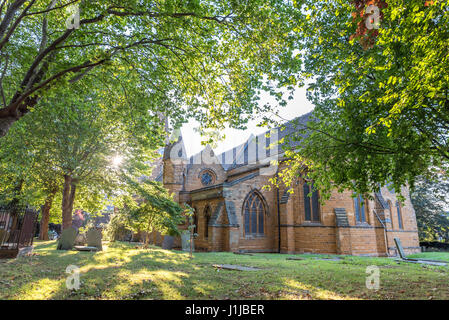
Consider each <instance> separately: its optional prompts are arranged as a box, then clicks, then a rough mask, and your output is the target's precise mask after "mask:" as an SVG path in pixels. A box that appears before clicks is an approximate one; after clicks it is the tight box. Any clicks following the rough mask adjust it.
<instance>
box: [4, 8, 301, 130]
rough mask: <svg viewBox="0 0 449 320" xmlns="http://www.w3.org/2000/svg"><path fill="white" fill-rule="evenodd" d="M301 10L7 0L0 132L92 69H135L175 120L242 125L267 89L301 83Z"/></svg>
mask: <svg viewBox="0 0 449 320" xmlns="http://www.w3.org/2000/svg"><path fill="white" fill-rule="evenodd" d="M69 8H71V9H73V10H74V11H75V14H74V15H73V16H72V15H71V13H68V12H67V9H69ZM295 15H296V10H294V8H293V7H292V6H291V5H290V4H289V3H288V2H285V1H281V0H277V1H276V0H270V1H264V0H251V1H245V2H242V1H213V0H208V1H198V0H189V1H177V0H164V1H151V0H143V1H142V0H120V1H117V0H101V1H85V0H61V1H56V0H51V1H50V0H47V1H45V0H11V1H8V0H3V1H1V2H0V65H1V68H0V72H1V74H0V97H1V100H0V102H1V104H0V105H1V107H0V137H1V136H4V135H5V134H6V133H7V131H8V130H9V128H10V126H11V125H12V124H13V123H14V122H16V121H17V120H18V119H20V118H22V117H23V116H24V115H25V114H27V113H29V112H30V111H32V110H33V108H35V107H37V106H39V104H40V100H41V99H42V98H45V97H47V96H49V95H55V94H58V93H59V92H66V91H67V90H71V87H72V85H73V84H75V83H76V82H78V81H82V80H83V79H84V78H85V77H86V75H89V74H90V73H91V72H92V71H94V70H97V72H101V73H102V74H103V75H105V76H108V77H110V78H113V77H114V74H115V73H116V72H117V71H120V70H122V69H129V70H133V71H134V72H136V73H138V75H139V77H140V78H141V79H144V80H145V85H144V86H143V87H142V88H141V89H142V90H150V91H153V92H154V91H158V92H160V93H161V94H163V95H164V96H165V99H166V101H167V102H170V103H171V104H172V106H174V108H178V109H179V110H178V113H180V114H183V117H180V119H179V121H183V120H185V117H187V116H189V117H192V116H194V117H195V118H196V119H197V120H199V122H200V123H202V124H203V125H204V126H206V127H222V126H223V123H224V122H228V123H229V124H230V125H231V126H232V127H234V128H237V127H242V126H244V125H245V123H246V121H248V119H249V118H251V117H253V114H256V113H258V112H260V111H263V110H265V111H266V110H267V108H268V106H258V104H257V100H258V97H259V95H260V91H261V90H265V91H269V92H270V93H271V94H273V95H274V96H275V97H277V99H278V100H282V97H281V96H280V89H279V88H280V87H289V89H290V91H291V90H292V89H293V86H294V85H295V84H296V80H295V79H294V77H291V73H292V72H297V71H299V65H298V63H299V61H298V60H297V59H294V56H293V51H294V49H295V46H294V41H293V40H294V38H295V35H294V34H293V33H292V32H291V30H292V29H293V28H294V27H295V25H296V24H297V19H296V16H295ZM78 16H79V21H77V18H78ZM72 18H73V20H74V21H72V22H73V23H67V22H70V21H71V20H72ZM187 107H188V110H187ZM45 110H46V111H48V110H50V109H49V106H48V105H47V106H46V109H45ZM25 134H28V133H25Z"/></svg>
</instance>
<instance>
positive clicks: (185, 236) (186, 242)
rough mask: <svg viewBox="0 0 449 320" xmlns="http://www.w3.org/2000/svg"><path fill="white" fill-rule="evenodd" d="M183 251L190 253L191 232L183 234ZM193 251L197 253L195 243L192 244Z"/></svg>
mask: <svg viewBox="0 0 449 320" xmlns="http://www.w3.org/2000/svg"><path fill="white" fill-rule="evenodd" d="M181 242H182V251H188V252H190V232H184V233H182V234H181ZM192 251H195V242H193V243H192Z"/></svg>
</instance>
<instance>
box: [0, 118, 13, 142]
mask: <svg viewBox="0 0 449 320" xmlns="http://www.w3.org/2000/svg"><path fill="white" fill-rule="evenodd" d="M15 121H16V119H15V118H13V117H6V118H0V138H1V137H3V136H5V135H6V134H7V133H8V130H9V128H10V127H11V126H12V124H13V123H14V122H15Z"/></svg>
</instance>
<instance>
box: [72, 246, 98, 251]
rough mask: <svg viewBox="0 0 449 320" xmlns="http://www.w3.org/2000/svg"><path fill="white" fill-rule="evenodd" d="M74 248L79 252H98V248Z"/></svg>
mask: <svg viewBox="0 0 449 320" xmlns="http://www.w3.org/2000/svg"><path fill="white" fill-rule="evenodd" d="M73 248H75V250H78V251H98V248H97V247H87V246H74V247H73Z"/></svg>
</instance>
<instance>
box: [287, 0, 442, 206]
mask: <svg viewBox="0 0 449 320" xmlns="http://www.w3.org/2000/svg"><path fill="white" fill-rule="evenodd" d="M360 3H362V5H361V6H360ZM381 3H384V2H383V1H355V2H347V1H343V0H335V1H318V2H317V1H296V6H297V8H298V9H300V11H301V13H302V18H301V19H300V20H301V27H299V28H298V30H297V31H298V33H300V34H301V39H302V40H301V42H300V47H299V49H300V51H301V55H302V59H303V61H304V69H303V71H304V76H305V77H307V78H309V79H310V85H309V88H308V98H309V99H310V100H311V101H312V102H313V103H314V104H315V106H316V108H315V110H314V117H315V121H312V122H311V123H309V124H308V125H307V126H306V127H304V126H303V127H301V128H299V129H300V130H299V131H300V133H301V134H303V135H302V136H299V135H297V136H296V137H292V139H293V140H300V146H299V147H298V148H297V149H296V150H291V152H288V156H289V157H291V159H294V165H293V169H292V170H293V171H291V172H290V174H287V173H285V175H284V176H286V177H289V178H290V180H292V179H293V177H296V176H297V175H298V174H300V173H301V172H303V171H304V170H305V169H306V168H307V174H308V175H309V177H310V178H311V179H313V180H314V181H315V186H317V188H319V189H320V190H321V191H322V195H323V196H326V197H328V196H329V194H330V193H329V191H330V190H331V189H332V188H334V187H335V186H338V188H339V189H340V190H342V189H345V188H348V189H352V190H356V191H358V192H360V193H369V192H372V191H377V190H378V188H379V184H381V185H385V184H387V183H390V182H391V183H393V185H394V187H395V189H396V190H400V189H401V186H404V185H407V184H408V185H409V186H411V187H413V185H414V182H415V179H416V177H417V176H422V175H423V176H425V177H431V176H434V175H435V174H436V173H437V172H438V171H439V170H440V169H439V168H443V169H445V167H446V166H447V164H448V159H449V157H448V156H449V149H448V140H447V139H448V135H447V130H448V128H449V122H448V119H449V109H448V106H449V101H448V95H447V93H448V88H449V86H448V84H449V83H448V80H449V78H448V77H447V76H446V74H447V58H446V57H447V44H446V43H447V39H448V35H449V33H448V31H449V30H448V25H449V24H448V19H449V14H448V9H449V2H448V1H441V0H440V1H433V2H426V1H423V0H411V1H408V0H407V1H403V0H390V1H386V6H385V5H384V6H382V8H379V10H380V11H381V12H380V14H381V16H380V17H381V19H380V26H379V29H378V30H372V29H367V28H365V30H363V29H361V28H360V26H361V25H366V24H367V19H369V20H371V19H372V18H373V14H366V9H367V7H368V5H369V4H381ZM363 12H365V14H363ZM360 13H362V14H360ZM305 132H307V134H305ZM436 168H438V169H436ZM446 172H447V171H446Z"/></svg>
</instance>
